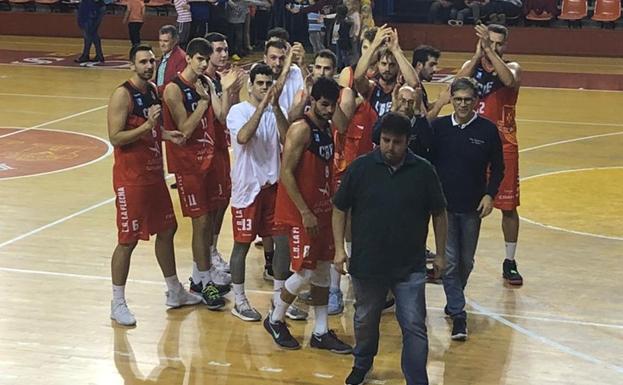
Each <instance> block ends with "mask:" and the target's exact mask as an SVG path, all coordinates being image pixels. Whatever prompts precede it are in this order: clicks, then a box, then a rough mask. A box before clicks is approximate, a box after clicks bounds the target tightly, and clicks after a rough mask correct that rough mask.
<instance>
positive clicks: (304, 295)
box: [298, 291, 312, 303]
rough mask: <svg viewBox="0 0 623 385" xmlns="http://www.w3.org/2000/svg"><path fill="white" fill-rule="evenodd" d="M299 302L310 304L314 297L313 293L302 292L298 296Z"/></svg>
mask: <svg viewBox="0 0 623 385" xmlns="http://www.w3.org/2000/svg"><path fill="white" fill-rule="evenodd" d="M298 298H299V300H301V301H303V302H305V303H310V302H311V301H312V295H311V291H302V292H301V293H300V294H299V295H298Z"/></svg>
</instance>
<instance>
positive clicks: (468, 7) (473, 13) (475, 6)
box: [448, 0, 489, 27]
mask: <svg viewBox="0 0 623 385" xmlns="http://www.w3.org/2000/svg"><path fill="white" fill-rule="evenodd" d="M488 3H489V0H465V8H463V9H461V10H458V11H457V12H455V13H453V14H452V15H451V18H450V20H448V24H449V25H451V26H453V27H460V26H462V25H463V24H465V20H466V19H467V18H468V17H471V18H472V19H473V20H474V24H478V23H479V22H481V20H480V15H481V8H482V7H484V6H485V5H487V4H488Z"/></svg>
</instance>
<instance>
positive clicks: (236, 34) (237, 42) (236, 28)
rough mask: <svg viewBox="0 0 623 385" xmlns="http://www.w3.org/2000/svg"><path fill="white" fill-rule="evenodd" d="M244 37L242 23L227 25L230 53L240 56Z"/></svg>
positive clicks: (242, 50)
mask: <svg viewBox="0 0 623 385" xmlns="http://www.w3.org/2000/svg"><path fill="white" fill-rule="evenodd" d="M243 35H244V23H242V24H239V23H238V24H234V23H230V24H229V31H228V32H227V38H228V40H229V43H228V44H229V47H230V53H231V54H232V55H233V54H237V55H242V53H243V52H244V45H243V38H244V37H243Z"/></svg>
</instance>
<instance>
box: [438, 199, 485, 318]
mask: <svg viewBox="0 0 623 385" xmlns="http://www.w3.org/2000/svg"><path fill="white" fill-rule="evenodd" d="M479 235H480V217H479V216H478V213H477V212H473V213H453V212H450V211H448V241H447V243H446V269H445V271H444V276H443V290H444V291H445V293H446V300H447V303H448V304H447V308H446V310H447V311H448V313H449V314H450V316H451V317H452V318H466V316H467V315H466V313H465V294H464V290H465V286H466V285H467V279H468V278H469V275H470V273H471V272H472V269H473V268H474V254H476V247H477V246H478V236H479Z"/></svg>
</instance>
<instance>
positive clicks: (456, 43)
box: [0, 12, 623, 57]
mask: <svg viewBox="0 0 623 385" xmlns="http://www.w3.org/2000/svg"><path fill="white" fill-rule="evenodd" d="M121 20H122V15H106V16H105V17H104V21H103V23H102V26H101V28H100V35H101V36H102V37H103V38H105V39H127V38H128V33H127V27H126V26H125V25H124V24H122V23H121ZM164 24H175V16H149V17H146V18H145V24H144V25H143V29H142V30H141V35H142V37H143V39H144V40H157V38H158V28H159V27H160V26H162V25H164ZM396 26H397V27H398V34H399V36H400V42H401V45H402V47H403V48H405V49H412V48H414V47H415V46H416V45H419V44H431V45H434V46H436V47H440V48H441V49H442V50H444V51H453V52H471V51H473V50H474V44H475V38H474V33H473V29H472V28H471V27H463V28H456V27H449V26H442V25H428V24H396ZM0 34H2V35H29V36H59V37H80V36H81V32H80V29H79V28H78V25H77V23H76V16H75V15H74V14H63V13H58V14H57V13H41V12H0ZM622 41H623V32H622V31H617V30H602V29H594V28H585V29H567V28H539V27H512V28H511V40H510V44H509V47H508V52H509V53H517V54H543V55H577V56H605V57H623V44H622V43H621V42H622Z"/></svg>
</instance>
